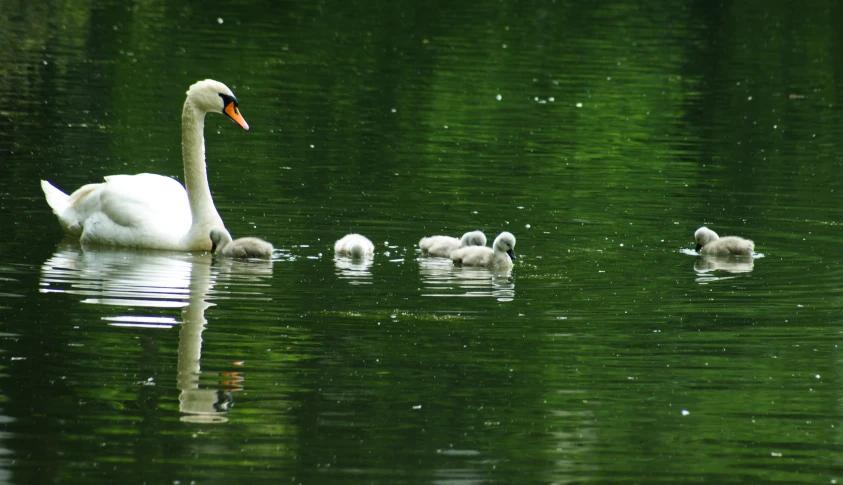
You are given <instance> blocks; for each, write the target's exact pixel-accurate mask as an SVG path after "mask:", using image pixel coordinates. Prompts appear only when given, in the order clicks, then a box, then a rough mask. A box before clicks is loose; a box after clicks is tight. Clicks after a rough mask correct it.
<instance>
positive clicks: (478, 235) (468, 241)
mask: <svg viewBox="0 0 843 485" xmlns="http://www.w3.org/2000/svg"><path fill="white" fill-rule="evenodd" d="M485 245H486V235H485V234H483V233H482V232H481V231H471V232H467V233H465V234H463V235H462V238H461V239H457V238H455V237H451V236H430V237H423V238H422V239H421V241H419V248H420V249H421V252H422V255H424V256H437V257H440V258H447V257H449V256H451V252H453V251H454V250H455V249H459V248H464V247H466V246H485Z"/></svg>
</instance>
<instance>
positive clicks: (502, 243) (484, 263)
mask: <svg viewBox="0 0 843 485" xmlns="http://www.w3.org/2000/svg"><path fill="white" fill-rule="evenodd" d="M514 248H515V236H513V235H512V233H509V232H502V233H500V234H499V235H498V237H496V238H495V242H494V243H493V244H492V247H491V248H487V247H485V246H468V247H464V248H459V249H457V250H455V251H454V252H452V253H451V261H453V262H454V264H455V265H458V266H481V267H484V268H496V269H497V268H500V269H509V268H512V260H513V259H515V251H514V250H513V249H514Z"/></svg>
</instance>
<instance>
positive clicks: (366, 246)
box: [334, 234, 375, 258]
mask: <svg viewBox="0 0 843 485" xmlns="http://www.w3.org/2000/svg"><path fill="white" fill-rule="evenodd" d="M334 252H336V253H337V254H339V255H341V256H351V257H352V258H368V257H370V256H372V255H374V253H375V245H374V244H372V241H370V240H369V238H367V237H366V236H361V235H360V234H346V235H345V236H343V238H342V239H340V240H338V241H337V242H336V243H335V244H334Z"/></svg>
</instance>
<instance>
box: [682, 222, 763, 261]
mask: <svg viewBox="0 0 843 485" xmlns="http://www.w3.org/2000/svg"><path fill="white" fill-rule="evenodd" d="M694 239H695V240H696V241H697V252H698V253H700V254H710V255H712V256H728V255H730V254H743V255H746V256H752V253H753V251H755V243H754V242H752V241H750V240H749V239H744V238H742V237H737V236H725V237H720V236H718V235H717V233H716V232H714V231H712V230H711V229H709V228H707V227H705V226H703V227H701V228H699V229H697V230H696V232H694Z"/></svg>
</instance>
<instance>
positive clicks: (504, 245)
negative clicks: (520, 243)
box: [494, 231, 515, 260]
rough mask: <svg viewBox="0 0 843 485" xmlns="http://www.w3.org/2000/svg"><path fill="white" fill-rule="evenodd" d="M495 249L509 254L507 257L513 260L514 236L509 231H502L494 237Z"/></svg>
mask: <svg viewBox="0 0 843 485" xmlns="http://www.w3.org/2000/svg"><path fill="white" fill-rule="evenodd" d="M494 248H495V251H503V252H505V253H506V254H508V255H509V258H510V259H512V260H515V251H514V249H515V236H513V235H512V233H511V232H506V231H504V232H502V233H500V234H498V237H496V238H495V243H494Z"/></svg>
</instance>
